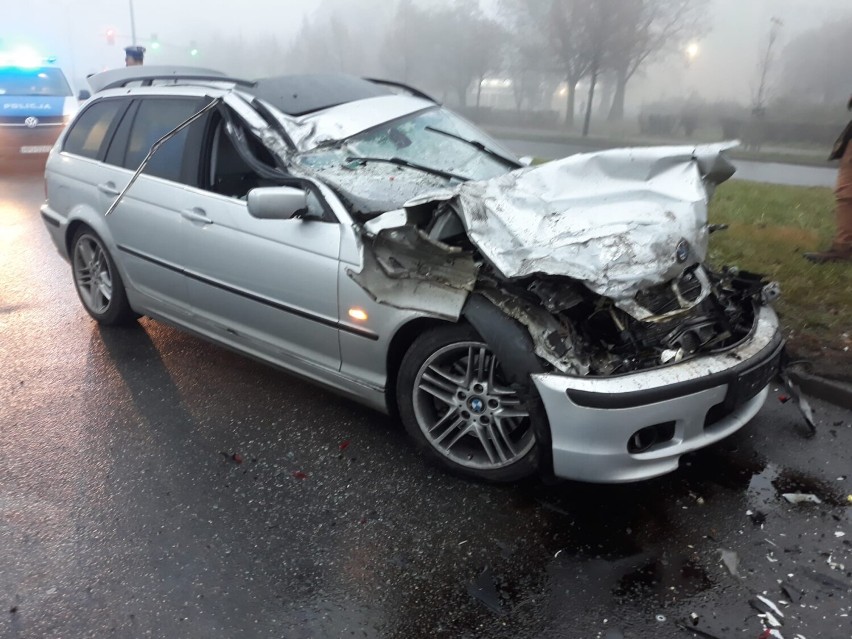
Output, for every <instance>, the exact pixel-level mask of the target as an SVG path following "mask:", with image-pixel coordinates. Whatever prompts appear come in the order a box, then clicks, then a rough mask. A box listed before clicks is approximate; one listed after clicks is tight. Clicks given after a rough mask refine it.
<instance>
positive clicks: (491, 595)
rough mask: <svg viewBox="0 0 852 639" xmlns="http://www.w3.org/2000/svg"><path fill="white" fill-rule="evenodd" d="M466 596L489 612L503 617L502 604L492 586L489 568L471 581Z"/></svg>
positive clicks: (492, 580) (492, 578)
mask: <svg viewBox="0 0 852 639" xmlns="http://www.w3.org/2000/svg"><path fill="white" fill-rule="evenodd" d="M467 594H469V595H470V596H471V597H473V598H474V599H476V600H478V601H479V602H480V603H482V604H483V605H484V606H485V607H486V608H488V609H489V610H490V611H491V612H493V613H495V614H497V615H500V616H503V615H505V614H506V613H505V611H504V610H503V604H502V602H501V601H500V596H499V594H498V593H497V586H496V585H495V584H494V575H493V574H492V572H491V568H485V570H483V571H482V572H481V573H480V574H479V575H478V576H477V577H476V579H474V580H473V581H471V582H470V583H469V584H468V585H467Z"/></svg>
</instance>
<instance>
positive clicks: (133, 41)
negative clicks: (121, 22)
mask: <svg viewBox="0 0 852 639" xmlns="http://www.w3.org/2000/svg"><path fill="white" fill-rule="evenodd" d="M130 40H131V42H130V44H132V45H133V46H134V47H135V46H136V18H135V17H134V16H133V0H130Z"/></svg>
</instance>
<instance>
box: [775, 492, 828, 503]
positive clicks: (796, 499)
mask: <svg viewBox="0 0 852 639" xmlns="http://www.w3.org/2000/svg"><path fill="white" fill-rule="evenodd" d="M782 497H784V499H786V500H787V501H788V502H790V503H791V504H805V503H808V504H821V503H822V500H821V499H820V498H819V497H817V496H816V495H812V494H810V493H784V494H783V495H782Z"/></svg>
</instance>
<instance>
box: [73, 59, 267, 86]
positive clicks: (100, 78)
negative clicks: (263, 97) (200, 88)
mask: <svg viewBox="0 0 852 639" xmlns="http://www.w3.org/2000/svg"><path fill="white" fill-rule="evenodd" d="M87 80H88V82H89V86H91V87H92V91H93V92H95V93H97V92H98V91H106V90H107V89H116V88H120V87H124V86H127V85H128V84H131V83H139V84H140V85H141V86H151V85H152V84H153V83H154V82H155V81H157V80H194V81H200V82H227V83H230V84H236V85H240V86H245V87H253V86H254V85H255V83H254V82H252V81H251V80H243V79H241V78H231V77H228V76H226V75H225V74H224V73H221V72H220V71H214V70H213V69H202V68H198V67H186V66H167V65H161V66H154V65H151V66H147V67H146V66H138V67H124V68H120V69H110V70H108V71H103V72H101V73H95V74H94V75H91V76H89V77H88V78H87Z"/></svg>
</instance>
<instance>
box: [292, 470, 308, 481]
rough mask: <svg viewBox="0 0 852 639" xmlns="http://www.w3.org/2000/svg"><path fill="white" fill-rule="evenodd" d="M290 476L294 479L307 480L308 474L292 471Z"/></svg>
mask: <svg viewBox="0 0 852 639" xmlns="http://www.w3.org/2000/svg"><path fill="white" fill-rule="evenodd" d="M291 474H292V475H293V477H295V478H296V479H307V478H308V474H307V473H305V472H303V471H301V470H294V471H293V472H292V473H291Z"/></svg>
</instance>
